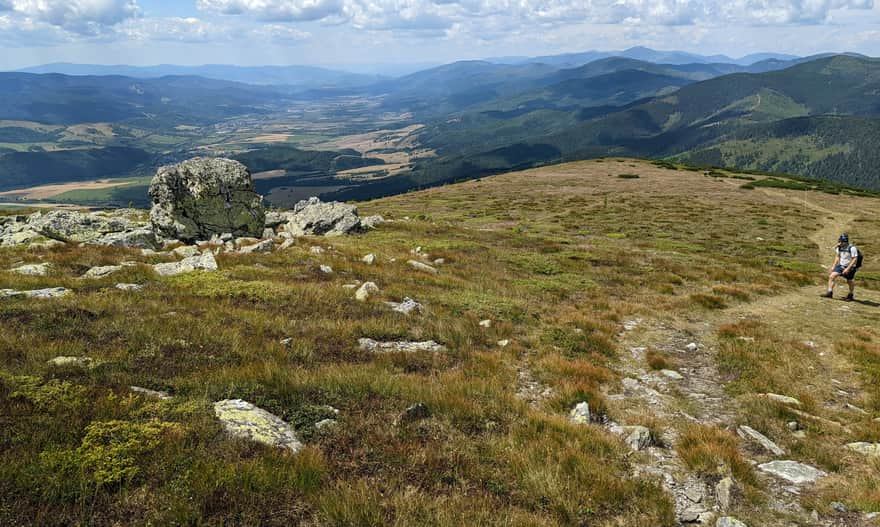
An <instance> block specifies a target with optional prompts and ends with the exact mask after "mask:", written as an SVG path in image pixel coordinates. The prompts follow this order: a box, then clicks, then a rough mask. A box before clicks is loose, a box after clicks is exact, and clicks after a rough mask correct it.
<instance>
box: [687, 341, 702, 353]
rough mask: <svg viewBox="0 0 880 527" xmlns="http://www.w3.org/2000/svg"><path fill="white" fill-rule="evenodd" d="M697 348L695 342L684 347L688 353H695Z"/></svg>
mask: <svg viewBox="0 0 880 527" xmlns="http://www.w3.org/2000/svg"><path fill="white" fill-rule="evenodd" d="M698 347H699V346H697V343H696V342H691V343H689V344H688V345H687V346H685V347H684V349H686V350H688V351H697V348H698Z"/></svg>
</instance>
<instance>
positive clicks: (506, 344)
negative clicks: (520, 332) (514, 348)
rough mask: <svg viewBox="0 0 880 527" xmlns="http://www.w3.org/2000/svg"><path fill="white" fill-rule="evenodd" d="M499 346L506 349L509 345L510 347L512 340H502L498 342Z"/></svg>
mask: <svg viewBox="0 0 880 527" xmlns="http://www.w3.org/2000/svg"><path fill="white" fill-rule="evenodd" d="M497 344H498V347H499V348H506V347H507V346H508V345H510V339H501V340H499V341H498V343H497Z"/></svg>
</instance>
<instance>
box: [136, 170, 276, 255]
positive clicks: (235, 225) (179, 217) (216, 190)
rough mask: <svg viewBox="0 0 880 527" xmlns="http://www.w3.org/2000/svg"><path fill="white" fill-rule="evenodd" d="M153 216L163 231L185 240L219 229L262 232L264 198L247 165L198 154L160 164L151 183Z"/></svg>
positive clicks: (205, 236) (243, 233) (219, 231)
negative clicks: (168, 164)
mask: <svg viewBox="0 0 880 527" xmlns="http://www.w3.org/2000/svg"><path fill="white" fill-rule="evenodd" d="M150 198H151V199H152V201H153V207H152V209H151V210H150V221H151V222H152V224H153V229H154V230H155V231H156V232H157V233H160V234H162V235H163V236H166V237H169V238H173V239H176V240H183V241H187V242H189V241H195V240H205V239H209V238H211V236H212V235H214V234H223V233H227V232H228V233H232V234H234V235H236V236H248V235H250V236H260V235H261V234H262V233H263V228H264V226H265V218H266V216H265V209H264V208H263V199H262V198H261V197H260V196H259V195H257V193H256V192H255V191H254V184H253V181H251V175H250V172H249V171H248V169H247V167H245V166H244V165H243V164H241V163H239V162H238V161H233V160H231V159H223V158H217V159H211V158H201V157H197V158H193V159H189V160H187V161H184V162H182V163H179V164H177V165H173V166H165V167H162V168H160V169H159V170H158V171H157V172H156V175H155V176H154V177H153V180H152V182H151V183H150Z"/></svg>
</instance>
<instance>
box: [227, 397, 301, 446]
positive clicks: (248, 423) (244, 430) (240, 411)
mask: <svg viewBox="0 0 880 527" xmlns="http://www.w3.org/2000/svg"><path fill="white" fill-rule="evenodd" d="M214 414H215V415H216V416H217V418H218V419H219V420H220V422H221V423H222V424H223V428H224V429H225V430H226V432H227V433H228V434H229V435H231V436H233V437H237V438H241V439H249V440H251V441H255V442H257V443H262V444H265V445H269V446H275V447H279V448H285V449H288V450H290V451H291V452H293V453H296V452H299V451H300V450H301V449H302V448H303V445H302V443H300V442H299V440H298V439H297V437H296V433H294V431H293V429H292V428H291V427H290V425H288V424H287V423H285V422H284V421H282V420H281V418H279V417H278V416H276V415H272V414H270V413H269V412H267V411H266V410H263V409H262V408H258V407H256V406H254V405H252V404H251V403H249V402H247V401H243V400H241V399H225V400H222V401H218V402H216V403H214Z"/></svg>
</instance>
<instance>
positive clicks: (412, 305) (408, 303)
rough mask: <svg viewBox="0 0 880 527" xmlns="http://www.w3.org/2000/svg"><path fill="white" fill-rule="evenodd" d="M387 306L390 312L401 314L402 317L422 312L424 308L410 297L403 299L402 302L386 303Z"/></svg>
mask: <svg viewBox="0 0 880 527" xmlns="http://www.w3.org/2000/svg"><path fill="white" fill-rule="evenodd" d="M386 304H388V306H390V307H391V310H392V311H396V312H398V313H403V314H404V315H409V314H410V313H413V312H416V313H421V312H423V311H424V306H422V304H420V303H418V302H416V301H415V300H413V299H412V298H410V297H405V298H404V299H403V302H400V303H398V302H386Z"/></svg>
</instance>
